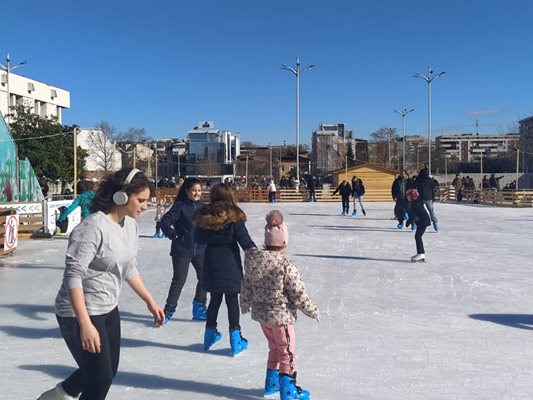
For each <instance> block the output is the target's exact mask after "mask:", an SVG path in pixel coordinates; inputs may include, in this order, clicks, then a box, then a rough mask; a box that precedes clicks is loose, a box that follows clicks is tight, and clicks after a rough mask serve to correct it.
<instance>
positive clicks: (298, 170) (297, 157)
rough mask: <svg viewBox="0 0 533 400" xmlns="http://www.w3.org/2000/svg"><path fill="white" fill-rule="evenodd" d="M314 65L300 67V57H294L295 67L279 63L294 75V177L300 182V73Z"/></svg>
mask: <svg viewBox="0 0 533 400" xmlns="http://www.w3.org/2000/svg"><path fill="white" fill-rule="evenodd" d="M314 67H315V66H314V65H309V66H308V67H305V68H303V69H300V57H296V68H292V67H289V66H288V65H287V64H281V69H286V70H287V71H290V72H292V73H293V74H294V76H296V179H297V180H298V182H300V74H301V73H302V72H304V71H307V70H310V69H311V68H314Z"/></svg>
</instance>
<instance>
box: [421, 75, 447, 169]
mask: <svg viewBox="0 0 533 400" xmlns="http://www.w3.org/2000/svg"><path fill="white" fill-rule="evenodd" d="M445 73H446V71H444V72H439V73H438V74H433V70H432V69H431V67H430V66H429V67H428V74H427V75H422V74H421V73H420V72H417V73H415V74H414V75H413V76H414V77H415V78H420V79H423V80H425V81H426V82H427V83H428V169H429V173H430V174H431V82H433V80H434V79H436V78H438V77H440V76H442V75H444V74H445Z"/></svg>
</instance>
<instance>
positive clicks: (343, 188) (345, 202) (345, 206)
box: [333, 179, 352, 215]
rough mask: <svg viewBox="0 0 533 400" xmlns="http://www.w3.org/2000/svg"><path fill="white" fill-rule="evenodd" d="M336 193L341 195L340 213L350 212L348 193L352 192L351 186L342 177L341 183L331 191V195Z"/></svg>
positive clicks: (346, 213)
mask: <svg viewBox="0 0 533 400" xmlns="http://www.w3.org/2000/svg"><path fill="white" fill-rule="evenodd" d="M337 193H339V194H340V195H341V202H342V212H341V215H348V214H349V213H350V195H351V194H352V187H351V186H350V184H349V183H348V182H347V181H346V179H343V180H342V182H341V184H340V185H339V186H338V187H337V189H335V191H334V192H333V196H335V195H336V194H337Z"/></svg>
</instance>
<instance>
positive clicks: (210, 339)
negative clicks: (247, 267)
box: [193, 183, 256, 356]
mask: <svg viewBox="0 0 533 400" xmlns="http://www.w3.org/2000/svg"><path fill="white" fill-rule="evenodd" d="M209 197H210V203H209V205H204V206H202V207H201V208H200V209H199V210H198V211H197V212H196V213H195V215H194V218H193V223H194V224H195V225H196V230H195V233H194V239H195V241H196V243H198V244H201V245H207V247H206V249H205V261H204V271H203V278H202V284H203V288H204V289H205V290H206V291H207V292H209V294H210V301H209V306H208V307H207V321H206V325H205V334H204V350H209V349H210V348H211V347H212V346H213V345H214V344H215V343H216V342H218V341H219V340H220V339H221V337H222V333H220V332H219V331H218V330H217V319H218V310H219V309H220V305H221V304H222V299H223V298H225V300H226V306H227V308H228V320H229V334H230V345H231V354H232V355H233V356H235V355H237V354H238V353H240V352H242V351H244V350H246V348H247V347H248V341H247V340H246V339H245V338H243V337H242V334H241V326H240V324H239V321H240V315H239V314H240V312H239V293H240V291H241V281H242V278H243V272H242V262H241V253H240V249H239V245H240V247H242V249H243V250H249V249H251V248H253V247H256V246H255V243H254V242H253V241H252V239H251V238H250V235H249V234H248V230H247V229H246V225H245V222H246V214H245V213H244V211H242V210H241V209H240V208H239V206H237V202H236V201H235V198H234V197H233V194H232V192H231V189H230V188H229V187H228V186H227V185H224V184H223V183H220V184H218V185H215V186H213V188H212V189H211V192H210V196H209Z"/></svg>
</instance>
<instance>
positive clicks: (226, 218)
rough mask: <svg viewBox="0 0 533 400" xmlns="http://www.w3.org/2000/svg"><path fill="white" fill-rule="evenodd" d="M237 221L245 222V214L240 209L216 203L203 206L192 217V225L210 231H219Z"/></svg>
mask: <svg viewBox="0 0 533 400" xmlns="http://www.w3.org/2000/svg"><path fill="white" fill-rule="evenodd" d="M238 221H246V214H244V212H243V211H242V210H241V209H240V208H238V207H230V208H228V206H227V204H217V203H215V204H206V205H203V206H202V208H200V209H199V210H198V211H197V212H196V213H195V214H194V217H193V224H194V225H196V226H197V227H199V228H202V229H207V230H211V231H219V230H221V229H223V228H224V227H225V226H226V225H228V224H231V223H235V222H238Z"/></svg>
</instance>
